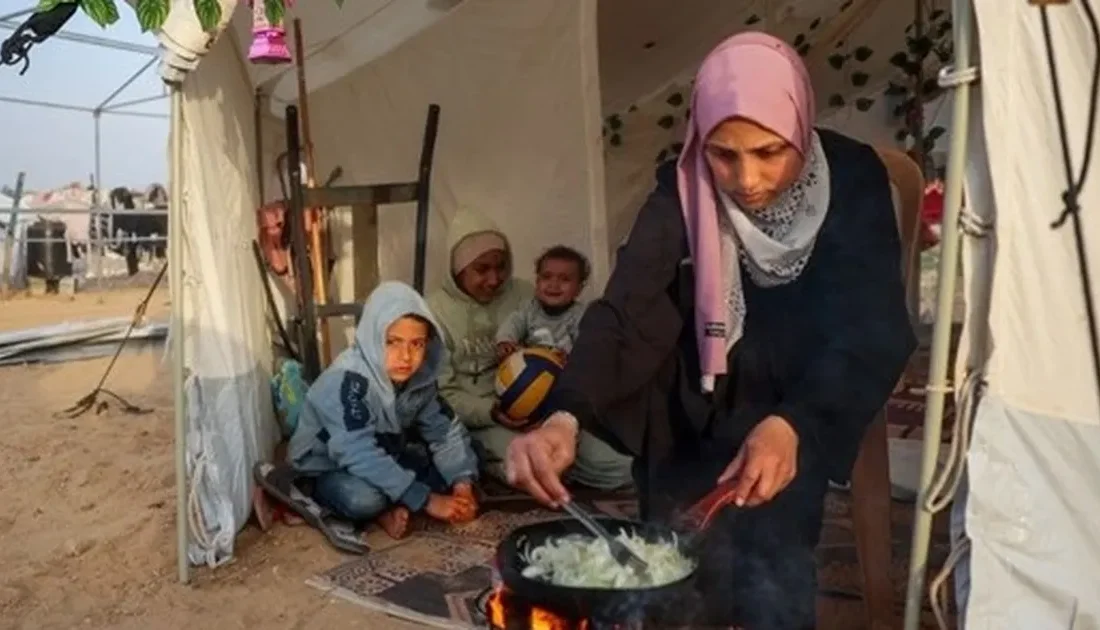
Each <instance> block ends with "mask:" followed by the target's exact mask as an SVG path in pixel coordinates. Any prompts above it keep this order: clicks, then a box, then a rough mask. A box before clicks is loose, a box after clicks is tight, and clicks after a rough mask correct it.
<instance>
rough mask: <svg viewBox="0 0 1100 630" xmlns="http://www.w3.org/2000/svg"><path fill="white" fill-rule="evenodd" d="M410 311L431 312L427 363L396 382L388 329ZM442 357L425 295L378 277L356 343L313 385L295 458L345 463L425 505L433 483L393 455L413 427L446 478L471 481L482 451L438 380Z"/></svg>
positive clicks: (308, 465)
mask: <svg viewBox="0 0 1100 630" xmlns="http://www.w3.org/2000/svg"><path fill="white" fill-rule="evenodd" d="M406 315H417V316H419V317H422V318H424V319H426V320H427V321H428V322H430V323H431V325H432V331H431V338H430V340H429V342H428V347H427V349H426V353H425V357H424V363H423V365H421V366H420V369H419V370H417V371H416V373H415V374H413V375H412V378H410V379H409V381H408V382H407V383H406V384H405V386H404V387H402V388H401V389H400V390H396V389H395V388H394V386H393V383H392V382H391V381H390V379H389V377H388V376H387V375H386V367H385V365H386V364H385V344H386V330H387V329H388V328H389V327H390V325H391V324H393V323H394V322H395V321H397V320H398V319H400V318H401V317H404V316H406ZM444 360H445V357H444V348H443V342H442V340H441V339H440V332H439V325H438V324H437V323H436V321H435V318H434V317H433V316H432V314H431V312H430V311H429V310H428V305H427V303H425V302H424V299H423V298H421V297H420V295H419V294H417V293H416V291H414V290H413V289H412V288H411V287H409V286H408V285H406V284H403V283H400V282H384V283H382V284H380V285H379V286H378V288H377V289H375V290H374V292H372V293H371V295H370V297H369V298H368V299H367V303H366V304H365V305H364V307H363V316H362V318H361V319H360V320H359V326H358V327H357V329H356V331H355V343H354V344H352V346H351V347H349V348H348V349H346V350H344V351H343V352H341V353H340V355H339V356H338V357H336V360H335V361H333V362H332V365H330V366H329V367H328V368H327V369H326V370H325V371H324V372H322V373H321V376H319V377H318V378H317V381H316V382H314V383H313V385H312V386H311V387H310V388H309V392H308V393H307V394H306V399H305V404H304V406H303V407H302V414H301V418H300V419H299V423H298V427H297V429H296V430H295V431H294V435H293V436H292V437H291V439H290V449H289V453H288V456H289V458H290V461H291V462H292V463H293V464H294V466H295V468H297V469H298V470H301V471H303V472H307V473H314V474H318V473H323V472H328V471H332V470H344V471H346V472H348V473H350V474H352V475H355V476H356V477H359V478H360V479H363V480H365V481H367V482H368V483H370V484H371V485H372V486H374V487H376V488H378V489H379V490H381V491H382V492H383V493H384V494H385V495H386V496H387V497H388V498H389V499H390V500H391V501H393V502H395V503H396V502H400V503H402V504H404V505H406V506H407V507H409V508H410V509H412V510H420V509H422V508H423V507H424V505H425V504H426V503H427V501H428V494H429V488H428V486H427V485H425V484H424V483H422V482H420V481H417V479H416V475H415V473H414V472H413V471H411V470H408V469H406V468H403V467H402V466H401V465H400V464H398V463H397V459H396V457H397V456H398V455H400V453H401V451H402V450H403V449H404V448H405V443H406V436H408V435H409V434H410V433H416V434H419V437H420V438H421V439H422V440H423V441H424V442H425V443H426V444H427V445H428V448H429V449H430V451H431V454H432V462H433V463H434V464H435V467H436V469H438V471H439V473H440V475H441V476H442V477H443V480H444V481H445V482H446V483H447V484H448V485H454V484H455V483H458V482H460V481H473V480H474V479H476V477H477V459H476V457H475V455H474V452H473V450H472V449H471V448H470V437H469V434H468V433H467V432H466V428H465V427H464V426H463V424H462V422H461V421H460V420H459V419H458V418H457V417H456V415H455V413H454V412H453V411H452V410H451V408H450V407H449V406H448V405H447V404H446V403H445V402H444V401H443V400H442V399H441V398H440V397H439V392H438V390H437V388H436V378H437V377H438V373H439V368H440V366H441V364H442V362H443V361H444Z"/></svg>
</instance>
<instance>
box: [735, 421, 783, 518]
mask: <svg viewBox="0 0 1100 630" xmlns="http://www.w3.org/2000/svg"><path fill="white" fill-rule="evenodd" d="M797 473H798V434H797V433H795V430H794V427H792V426H791V424H790V423H789V422H787V420H786V419H784V418H782V417H780V416H768V417H767V418H764V419H763V420H762V421H760V424H758V425H756V427H755V428H754V429H753V430H752V432H750V433H749V437H748V438H746V439H745V442H744V444H742V445H741V449H740V450H739V451H738V452H737V456H736V457H734V458H733V461H732V462H730V465H729V466H726V469H725V470H724V471H722V474H721V475H720V476H719V477H718V483H719V484H722V483H725V482H727V481H729V480H730V479H733V478H734V477H737V478H738V481H737V484H736V485H735V486H734V497H735V498H734V504H735V505H737V506H738V507H742V506H748V507H755V506H757V505H760V504H761V503H766V502H768V501H770V500H772V498H774V497H775V495H777V494H779V493H780V492H781V491H782V490H783V489H784V488H786V487H787V485H788V484H790V483H791V480H793V479H794V477H795V475H796V474H797Z"/></svg>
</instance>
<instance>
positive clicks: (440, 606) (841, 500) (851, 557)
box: [308, 493, 949, 630]
mask: <svg viewBox="0 0 1100 630" xmlns="http://www.w3.org/2000/svg"><path fill="white" fill-rule="evenodd" d="M584 502H585V503H586V504H587V505H588V506H589V507H590V508H593V509H595V510H596V511H598V512H601V513H603V514H607V515H609V516H615V517H620V518H631V517H633V516H634V515H635V514H636V503H635V502H634V501H632V500H630V499H624V498H622V497H621V496H605V497H597V498H590V499H588V500H586V501H584ZM826 514H827V516H826V521H825V527H824V530H823V532H822V541H821V545H820V547H819V549H818V564H819V567H820V569H819V576H820V588H821V592H822V596H820V597H819V598H818V616H819V619H820V625H819V628H820V629H821V630H832V629H836V630H840V629H843V630H856V629H858V628H862V627H863V626H864V612H863V605H862V602H861V601H860V599H859V592H860V575H861V574H860V571H859V563H858V561H857V559H856V551H855V545H854V538H853V535H852V523H851V516H850V504H849V498H848V495H847V494H845V493H831V494H830V495H829V496H828V498H827V501H826ZM892 516H893V519H892V520H893V524H894V528H893V541H894V562H893V566H892V571H891V573H892V575H893V578H894V583H895V585H896V590H897V596H896V601H897V602H898V610H899V614H900V611H901V607H902V602H903V601H904V596H905V593H904V589H905V580H906V575H907V570H908V556H909V553H908V551H909V544H910V531H911V527H912V522H913V511H912V508H911V507H910V506H906V505H902V504H899V503H895V504H894V505H893V511H892ZM550 518H558V516H557V515H556V514H553V513H550V512H547V511H545V510H541V509H538V508H536V507H535V506H534V505H532V504H531V503H530V502H522V501H518V500H517V501H508V502H505V503H503V504H501V505H500V506H499V507H497V508H493V509H490V510H488V511H486V512H485V513H484V514H483V515H482V516H481V517H480V518H479V519H478V520H477V521H476V522H474V523H470V524H467V525H463V526H459V527H449V526H443V525H436V524H424V525H423V526H422V527H421V528H420V529H418V531H417V532H416V533H415V534H413V535H412V536H410V537H409V538H407V539H405V540H403V541H400V542H396V543H390V544H389V546H386V547H384V545H385V543H384V542H382V541H383V539H381V538H379V539H378V540H379V543H380V544H377V545H374V546H373V547H372V548H374V549H376V551H373V552H372V553H371V554H370V555H369V556H366V557H363V558H356V559H354V560H351V561H349V562H347V563H345V564H342V565H340V566H337V567H335V568H333V569H330V570H328V571H325V572H324V573H321V574H319V575H316V576H314V577H313V578H310V580H309V581H308V584H309V585H311V586H313V587H315V588H318V589H321V590H324V591H327V592H329V593H330V594H332V595H335V596H337V597H341V598H343V599H346V600H348V601H351V602H354V603H356V604H359V605H361V606H363V607H365V608H368V609H370V610H374V611H380V612H384V613H387V614H390V615H392V616H394V617H398V618H401V619H405V620H408V621H412V622H416V623H421V624H424V625H426V626H431V627H436V628H454V629H467V628H485V627H486V622H485V619H484V617H483V616H482V614H481V612H480V609H481V606H482V605H483V602H481V601H479V598H482V597H483V596H484V595H485V593H486V591H487V589H488V588H489V586H490V584H491V570H490V568H489V563H490V561H491V558H492V556H493V553H494V551H495V548H496V545H497V542H498V541H500V540H501V539H503V538H504V536H505V535H507V533H508V532H509V531H511V530H512V529H514V528H516V527H519V526H521V525H526V524H528V523H532V522H537V521H540V520H546V519H550ZM380 536H381V535H380ZM948 550H949V538H948V533H947V528H946V523H945V521H944V520H942V519H941V520H937V522H936V523H935V527H934V528H933V539H932V545H931V550H930V552H929V564H930V566H931V567H933V569H934V570H935V569H938V567H939V566H941V565H942V563H943V560H944V558H945V557H946V556H947V553H948ZM925 616H926V623H925V626H924V627H927V628H929V629H931V628H935V624H934V623H933V621H932V617H931V614H926V615H925ZM899 619H900V617H899Z"/></svg>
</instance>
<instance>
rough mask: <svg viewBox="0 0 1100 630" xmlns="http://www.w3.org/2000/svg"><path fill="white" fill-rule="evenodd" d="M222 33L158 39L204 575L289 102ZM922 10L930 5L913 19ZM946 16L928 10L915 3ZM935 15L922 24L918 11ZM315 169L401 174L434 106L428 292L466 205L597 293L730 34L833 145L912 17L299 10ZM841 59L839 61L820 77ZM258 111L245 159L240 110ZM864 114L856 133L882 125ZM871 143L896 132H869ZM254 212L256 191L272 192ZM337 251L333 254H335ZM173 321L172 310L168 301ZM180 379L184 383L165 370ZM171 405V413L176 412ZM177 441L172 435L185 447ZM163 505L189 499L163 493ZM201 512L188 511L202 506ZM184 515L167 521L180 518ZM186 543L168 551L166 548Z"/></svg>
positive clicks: (485, 4) (227, 517) (404, 225)
mask: <svg viewBox="0 0 1100 630" xmlns="http://www.w3.org/2000/svg"><path fill="white" fill-rule="evenodd" d="M219 1H220V3H221V4H222V6H223V16H224V17H223V22H224V24H222V25H221V28H222V29H224V31H225V36H222V37H214V35H212V34H207V33H204V32H203V31H202V30H201V29H200V28H199V27H198V24H197V20H196V18H195V16H194V13H193V10H192V9H191V2H190V1H189V0H187V1H184V0H177V1H176V2H175V4H174V5H173V9H172V12H171V13H170V14H169V18H168V21H167V22H166V24H165V26H164V28H163V30H162V32H161V33H160V34H159V38H160V41H161V43H162V45H164V46H165V48H166V49H167V53H166V55H165V61H164V63H163V64H162V68H161V71H162V74H163V75H164V77H165V79H166V80H167V81H169V82H170V83H174V84H177V85H179V86H180V95H181V99H180V101H179V102H178V107H177V108H176V109H175V110H174V112H173V121H174V126H173V130H174V131H173V144H174V145H176V144H178V147H175V148H178V150H179V151H180V153H179V154H178V156H179V159H178V160H177V161H176V163H175V164H174V169H175V170H174V174H175V176H176V178H175V179H176V183H178V184H179V186H177V187H175V192H176V195H177V197H176V198H177V200H178V201H181V202H182V203H176V204H173V206H174V207H176V208H179V209H180V211H181V212H182V217H179V220H178V222H177V223H175V225H178V226H181V227H182V229H181V230H173V231H172V235H173V237H174V238H176V237H178V238H182V240H183V245H182V247H176V248H175V249H176V250H177V251H180V250H182V256H183V264H182V265H177V266H176V268H177V270H178V269H179V268H180V267H182V270H183V271H182V272H180V273H183V277H180V278H177V279H176V281H175V282H174V283H173V286H174V287H175V288H174V290H176V291H178V290H180V289H181V288H182V290H183V298H184V299H183V300H182V302H183V304H184V305H185V307H184V308H185V309H186V312H185V313H183V314H182V315H181V316H182V318H183V322H182V324H183V328H182V330H183V331H184V334H183V336H182V338H180V337H177V340H179V341H182V343H183V346H184V348H183V350H184V351H183V352H182V353H180V354H181V355H182V356H183V357H185V359H184V360H185V362H186V366H185V367H186V373H187V385H186V401H187V405H186V406H187V416H188V421H187V422H184V423H181V424H180V426H179V427H178V429H179V430H180V431H181V435H182V432H187V433H188V437H187V440H186V443H187V452H188V458H187V476H188V478H189V479H190V480H191V481H190V483H191V486H192V487H191V490H190V493H189V495H188V496H191V497H192V500H191V502H190V503H189V508H188V509H189V510H190V511H191V513H192V520H193V527H192V529H193V530H194V531H193V532H192V536H191V541H190V542H191V545H190V555H191V558H192V560H193V561H194V562H205V563H217V562H220V561H221V560H223V559H225V558H227V557H228V556H229V555H230V554H231V553H232V544H233V537H234V535H235V532H236V531H237V529H239V528H240V527H241V526H242V525H243V523H244V522H245V520H246V518H247V515H248V511H249V500H248V499H249V486H250V468H251V464H252V463H253V462H254V461H255V460H256V459H257V458H258V457H261V456H264V455H266V454H267V453H268V452H269V450H270V448H271V446H272V444H273V442H274V440H275V436H276V435H277V429H276V425H275V422H274V420H273V419H272V418H271V406H270V401H269V392H268V380H267V379H268V376H269V372H270V364H271V360H272V358H271V352H270V350H269V347H270V344H269V339H268V336H267V334H268V333H267V330H266V328H265V324H264V321H265V320H264V312H263V311H264V307H263V298H262V293H261V290H260V286H259V284H258V280H259V278H258V274H257V271H256V269H255V266H254V262H253V259H252V257H251V252H250V250H249V240H250V239H251V238H252V236H253V234H254V233H255V219H254V215H253V209H254V208H256V207H258V206H259V205H260V203H261V202H262V201H265V200H262V199H260V197H259V193H258V189H259V185H258V183H257V174H258V173H261V172H262V173H263V178H264V180H265V182H266V190H267V191H277V190H278V186H277V185H275V179H274V173H275V171H274V166H273V163H274V160H273V157H274V156H275V155H276V154H277V153H279V152H280V151H282V150H283V149H284V148H285V145H284V140H283V139H282V136H283V134H282V129H283V126H282V122H281V121H279V120H278V119H277V116H278V115H280V114H281V111H282V108H283V106H284V105H285V103H287V102H292V101H295V100H296V85H295V79H294V71H293V68H292V67H291V66H282V67H275V68H272V67H256V66H251V65H250V64H248V62H247V61H246V59H245V58H246V54H247V47H248V44H249V42H250V39H251V36H250V13H249V11H248V10H247V4H246V3H240V5H241V6H237V5H238V2H237V1H236V0H219ZM926 4H927V3H926ZM931 4H932V5H933V6H932V7H931V8H930V9H929V10H936V9H937V8H939V9H942V8H944V6H945V5H946V0H941V1H940V2H933V3H931ZM935 5H939V6H935ZM295 11H296V12H297V16H298V17H300V18H301V19H302V23H303V31H304V39H305V48H306V58H307V61H306V68H307V77H308V89H309V91H310V102H309V107H310V116H311V129H312V134H313V139H314V143H315V146H316V157H317V164H318V166H317V169H318V171H319V173H328V172H329V171H330V170H331V169H333V168H334V167H335V166H340V167H342V169H343V171H344V174H345V175H344V180H342V182H341V183H355V184H367V183H379V182H386V181H407V180H409V179H412V178H413V177H414V176H415V169H416V163H417V154H418V151H419V146H420V135H421V133H422V128H423V120H424V116H425V112H426V110H427V107H428V105H429V104H430V103H438V104H439V105H441V107H442V116H441V126H440V131H439V137H438V142H437V150H436V158H435V171H434V177H433V182H432V198H431V219H430V228H429V230H430V231H429V252H428V262H429V264H428V277H427V280H428V287H429V289H430V288H432V287H434V286H436V285H437V283H438V281H439V277H438V274H437V273H436V272H437V270H438V269H439V268H440V266H441V265H442V264H443V263H442V259H443V256H442V252H441V251H440V245H441V243H442V238H443V232H444V228H445V226H446V225H447V220H448V217H450V216H451V215H452V213H453V212H454V211H455V210H456V208H458V207H459V206H472V207H475V208H477V209H479V210H480V211H482V212H484V213H486V214H488V215H489V216H490V217H492V218H493V219H494V220H495V221H497V222H498V224H499V225H500V226H501V227H502V229H503V230H504V231H505V232H507V233H508V235H509V237H510V238H511V239H512V241H513V244H514V246H515V249H516V251H517V253H518V256H519V260H520V264H519V265H518V272H519V273H520V274H521V275H526V276H530V275H531V273H532V269H530V267H529V265H527V264H524V262H523V261H524V260H532V259H533V258H534V256H535V255H536V254H537V252H538V251H539V250H540V249H542V248H544V247H546V246H548V245H550V244H554V243H564V244H569V245H572V246H574V247H577V248H578V249H580V250H581V251H583V252H585V253H587V254H588V255H589V256H590V257H591V259H592V266H593V282H592V284H593V286H594V288H595V289H597V290H598V289H599V287H601V286H602V283H603V282H604V281H605V279H606V277H607V275H608V269H609V259H610V252H611V250H612V249H613V247H614V246H615V244H617V242H618V241H619V240H620V239H621V238H622V237H623V236H624V235H625V233H626V231H627V229H628V228H629V225H630V223H631V222H632V220H633V216H634V213H635V212H636V211H637V208H638V206H639V202H640V200H641V199H642V198H643V197H644V195H645V194H646V192H647V191H648V189H649V187H650V186H651V184H652V175H653V171H654V168H655V166H656V163H657V160H658V156H659V155H660V154H662V153H664V154H665V155H669V150H675V147H674V146H673V145H674V143H675V142H677V141H678V140H679V139H680V137H681V135H682V131H683V128H682V125H683V121H684V119H685V115H686V110H687V103H686V102H685V99H686V96H687V92H686V91H685V88H686V87H687V85H688V81H689V80H690V77H691V72H692V71H693V70H694V68H695V67H696V66H697V64H698V63H699V61H700V60H701V58H702V56H703V55H704V54H705V53H706V52H707V50H708V49H710V48H711V47H712V46H713V45H714V44H716V43H717V42H718V41H719V40H721V39H722V38H723V37H725V36H728V35H730V34H732V33H734V32H737V31H738V30H743V29H747V28H753V29H766V30H768V31H771V32H773V33H776V34H779V35H782V36H785V37H787V38H789V40H790V41H791V42H792V43H793V44H794V45H796V46H797V47H799V48H801V49H802V51H803V52H804V54H805V58H806V61H807V63H808V65H809V67H810V68H811V70H812V73H813V75H814V77H815V86H816V89H817V92H818V94H819V95H820V97H819V98H820V103H819V109H820V110H821V114H822V115H823V116H831V117H832V118H834V119H837V120H838V121H839V122H840V123H841V124H842V125H844V126H846V127H847V128H848V129H849V130H851V127H852V126H855V125H853V124H852V121H851V116H849V115H847V114H845V113H844V112H845V111H848V110H847V109H846V107H845V106H843V105H842V103H845V104H847V105H851V104H853V103H855V102H856V98H857V97H860V96H864V95H865V94H871V95H874V94H876V93H878V92H879V91H880V90H881V88H882V87H883V85H885V83H886V81H887V80H888V79H890V78H893V77H894V75H895V73H896V72H897V70H896V69H895V68H894V67H893V66H892V65H891V64H890V63H889V58H890V57H891V56H892V55H893V54H895V53H896V52H898V51H899V50H901V49H902V48H903V46H904V43H903V42H904V35H905V31H906V27H907V26H908V25H909V24H910V23H912V22H913V3H897V2H889V1H886V0H830V1H827V2H806V1H795V0H790V1H785V2H778V1H770V2H762V1H749V0H743V1H739V2H714V1H713V0H684V1H683V2H679V3H676V4H675V5H672V4H670V3H668V2H664V1H660V0H600V2H593V1H591V0H524V2H514V1H512V0H466V1H464V2H455V1H451V2H446V1H443V0H402V1H401V2H392V1H384V0H357V1H356V2H354V3H352V2H347V3H345V5H344V7H343V8H342V9H339V8H337V6H336V4H335V2H331V1H326V0H314V1H311V2H302V3H298V5H297V6H296V9H295ZM838 60H839V63H837V62H838ZM258 88H259V89H262V90H263V91H264V92H265V93H266V94H268V95H269V96H270V99H269V100H270V102H271V104H272V106H271V111H270V112H269V113H268V114H267V115H266V116H265V124H264V127H263V134H262V135H263V147H264V151H263V152H264V155H262V156H258V155H256V150H255V138H254V136H255V127H254V123H253V106H254V93H255V91H256V90H257V89H258ZM873 104H874V103H873V100H871V99H869V100H867V101H866V102H862V103H860V107H861V108H863V109H866V110H868V111H867V112H866V113H863V112H860V113H857V114H855V116H856V117H857V118H860V117H862V118H863V119H865V120H866V119H867V117H868V116H873V115H875V112H878V115H880V116H882V117H883V118H887V117H888V114H889V110H890V109H891V108H890V107H887V106H884V105H883V104H881V103H879V104H878V107H877V108H875V107H871V105H873ZM872 122H873V123H874V124H873V125H870V126H868V125H862V126H864V127H868V128H873V129H874V131H872V132H871V133H870V134H869V139H875V140H878V139H885V140H886V141H889V139H890V136H891V135H892V129H895V128H897V127H899V126H901V125H902V124H903V123H901V122H898V121H896V120H875V121H872ZM268 196H269V197H270V196H271V193H269V195H268ZM413 220H414V217H413V212H412V211H411V210H410V209H404V208H400V207H396V208H386V209H384V210H383V211H382V212H381V213H380V223H381V238H380V239H379V249H380V251H379V263H380V269H381V272H382V275H383V277H386V278H397V279H405V280H408V279H410V277H411V274H412V268H413V261H412V243H413V239H412V237H411V236H410V235H411V234H412V233H413V228H412V226H413ZM335 246H336V247H338V248H340V250H341V251H344V252H347V251H348V250H349V248H350V245H349V244H347V243H344V244H336V245H335ZM174 301H175V302H178V300H174ZM182 369H183V368H181V370H182ZM181 404H182V403H181ZM181 439H182V438H181ZM181 490H185V488H183V487H181ZM200 507H201V509H198V508H200ZM182 516H185V514H184V513H183V512H181V517H182ZM181 542H182V541H181Z"/></svg>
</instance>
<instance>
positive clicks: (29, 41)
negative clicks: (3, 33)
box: [0, 2, 77, 76]
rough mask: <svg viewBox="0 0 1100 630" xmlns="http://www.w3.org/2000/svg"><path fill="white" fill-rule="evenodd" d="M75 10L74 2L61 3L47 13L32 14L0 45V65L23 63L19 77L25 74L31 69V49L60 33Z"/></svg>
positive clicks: (75, 4)
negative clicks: (29, 54)
mask: <svg viewBox="0 0 1100 630" xmlns="http://www.w3.org/2000/svg"><path fill="white" fill-rule="evenodd" d="M76 8H77V3H75V2H62V3H60V4H56V6H54V7H53V8H52V9H50V10H48V11H38V12H35V13H32V14H31V16H30V17H29V18H27V20H26V21H25V22H23V23H22V24H20V25H19V26H18V27H17V28H16V29H15V32H14V33H12V34H11V36H10V37H8V38H7V39H6V40H4V42H3V43H0V65H5V66H14V65H15V64H17V63H19V62H23V69H22V70H20V71H19V76H23V75H24V74H26V72H27V70H30V67H31V58H30V57H28V56H27V55H28V53H30V51H31V48H32V47H33V46H34V45H35V44H41V43H42V42H44V41H46V40H47V39H49V38H50V37H52V36H53V35H54V34H55V33H57V32H58V31H60V30H61V27H62V26H64V25H65V22H68V21H69V18H71V17H72V16H73V14H75V13H76Z"/></svg>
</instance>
